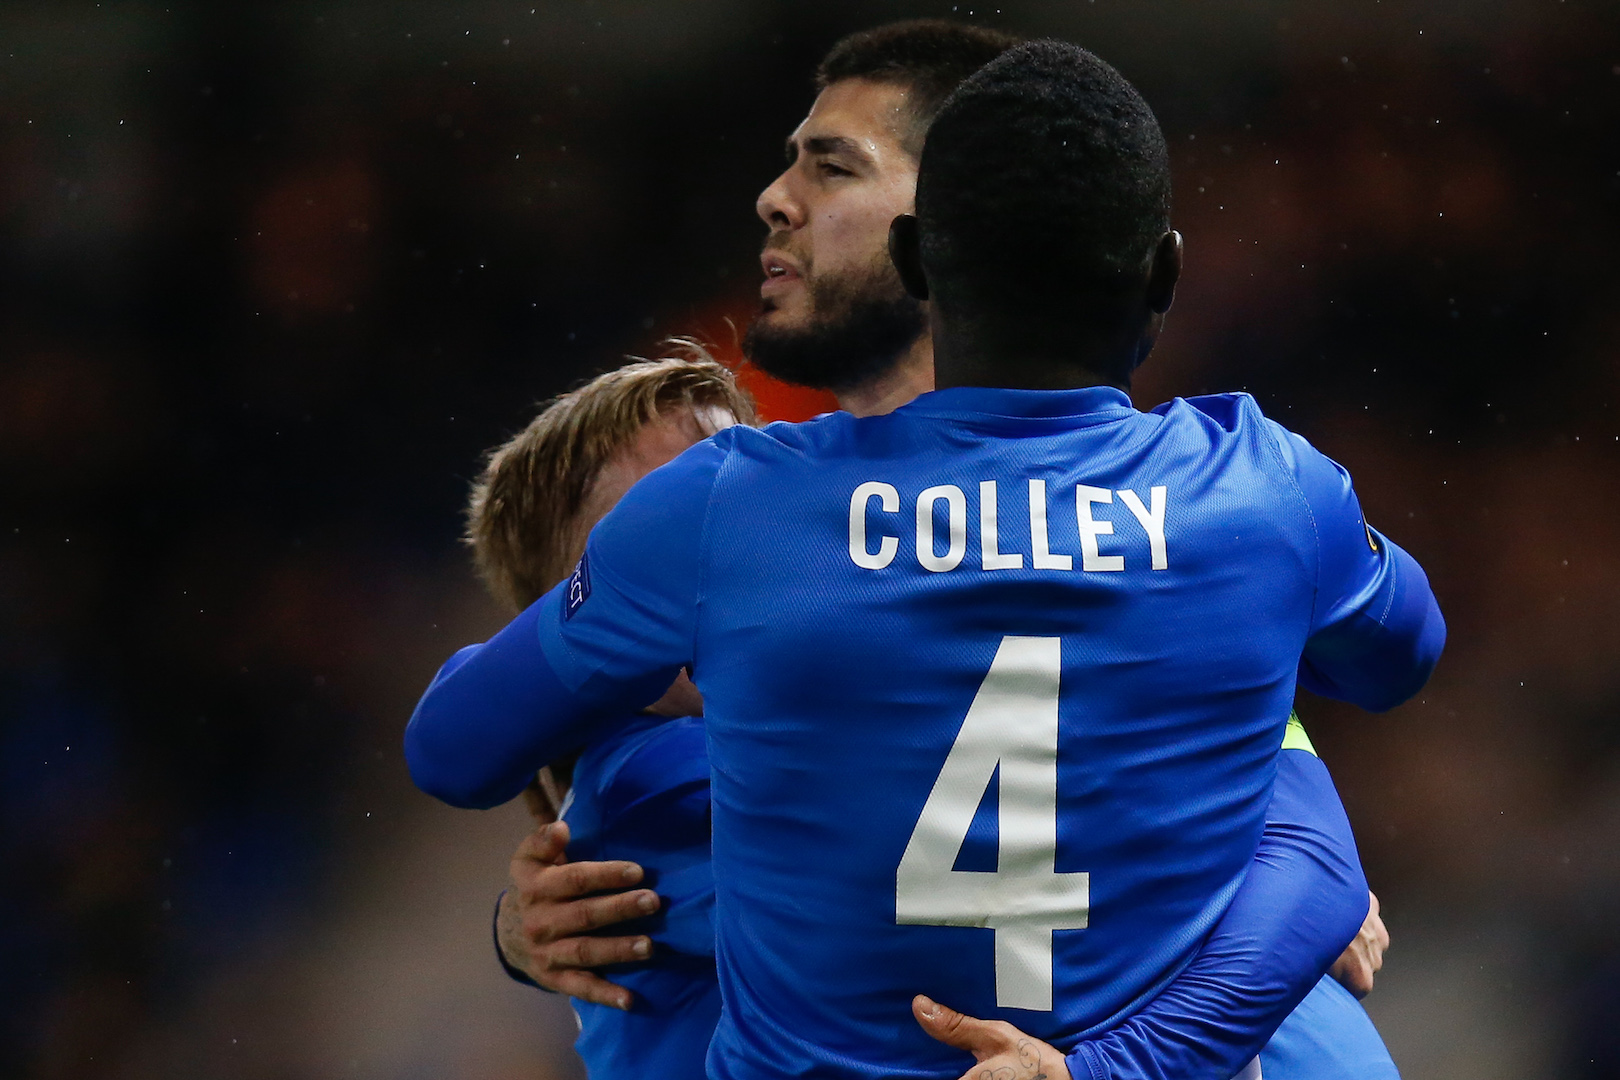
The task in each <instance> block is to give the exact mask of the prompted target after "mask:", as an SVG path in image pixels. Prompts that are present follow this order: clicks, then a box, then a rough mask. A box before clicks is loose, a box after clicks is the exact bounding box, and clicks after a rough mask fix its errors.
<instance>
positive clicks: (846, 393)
mask: <svg viewBox="0 0 1620 1080" xmlns="http://www.w3.org/2000/svg"><path fill="white" fill-rule="evenodd" d="M933 388H934V339H933V337H932V336H931V335H929V334H927V333H924V334H922V335H921V336H920V337H918V338H917V340H916V341H913V342H912V343H911V346H910V348H908V349H906V351H905V352H904V353H902V354H901V355H900V360H899V362H897V363H896V364H895V365H894V367H892V368H890V369H889V370H888V371H886V372H884V373H883V374H882V375H880V376H878V377H877V378H876V379H873V380H872V381H871V382H867V383H862V384H861V385H860V386H857V387H853V388H852V389H849V390H843V391H839V393H838V407H839V408H840V409H843V410H844V411H845V412H847V413H853V414H854V415H856V416H882V415H883V414H884V413H891V412H893V411H894V410H896V409H898V408H899V407H900V406H902V405H905V404H907V403H908V402H910V401H911V400H912V399H913V398H915V397H916V396H917V395H918V394H926V393H928V391H930V390H932V389H933Z"/></svg>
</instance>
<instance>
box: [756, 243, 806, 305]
mask: <svg viewBox="0 0 1620 1080" xmlns="http://www.w3.org/2000/svg"><path fill="white" fill-rule="evenodd" d="M759 265H760V267H761V269H763V270H764V271H765V280H764V281H762V282H760V285H759V295H760V296H761V297H768V296H772V295H774V294H776V293H780V292H783V291H784V290H786V289H789V288H791V287H792V286H793V285H795V284H797V283H798V282H800V281H803V280H804V277H803V275H802V274H800V272H799V267H798V265H797V264H795V263H794V262H793V260H791V259H789V258H788V257H787V256H785V255H783V254H782V253H781V252H779V251H765V252H761V253H760V256H759Z"/></svg>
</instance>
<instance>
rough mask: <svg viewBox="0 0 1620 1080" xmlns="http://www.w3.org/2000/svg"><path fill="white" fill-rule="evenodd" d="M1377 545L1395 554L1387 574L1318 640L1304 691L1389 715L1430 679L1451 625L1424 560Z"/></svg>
mask: <svg viewBox="0 0 1620 1080" xmlns="http://www.w3.org/2000/svg"><path fill="white" fill-rule="evenodd" d="M1376 535H1377V534H1373V533H1371V532H1369V536H1376ZM1377 542H1379V543H1381V544H1384V545H1386V546H1387V548H1388V551H1387V565H1386V570H1385V573H1384V574H1383V575H1382V577H1381V579H1380V580H1379V581H1378V582H1377V583H1376V588H1375V589H1374V590H1372V591H1371V594H1370V595H1369V596H1367V597H1366V598H1365V600H1364V601H1363V602H1362V603H1361V604H1358V605H1357V606H1356V610H1355V611H1354V613H1352V614H1348V615H1346V616H1345V617H1344V618H1342V619H1340V620H1338V621H1337V622H1335V623H1334V624H1333V625H1331V626H1329V627H1326V628H1324V629H1323V630H1321V631H1320V632H1318V633H1317V634H1315V635H1314V636H1313V637H1312V638H1311V640H1310V642H1309V644H1308V645H1307V646H1306V649H1305V655H1304V658H1303V660H1302V662H1301V664H1300V669H1299V684H1300V685H1301V686H1303V687H1304V688H1305V689H1307V690H1310V691H1311V692H1313V693H1317V694H1322V695H1323V696H1325V697H1331V698H1337V699H1338V700H1341V701H1348V702H1351V703H1352V704H1355V705H1359V706H1361V707H1362V708H1364V709H1371V710H1373V711H1383V710H1385V709H1392V708H1394V707H1395V706H1396V705H1399V704H1400V703H1401V702H1403V701H1405V700H1406V699H1407V698H1409V697H1411V696H1412V695H1413V694H1415V693H1417V692H1418V690H1419V689H1421V688H1422V686H1423V684H1424V682H1425V681H1427V680H1428V678H1429V673H1430V672H1431V671H1433V670H1434V665H1435V663H1436V662H1437V661H1438V660H1439V659H1440V651H1441V649H1442V648H1443V647H1444V645H1445V642H1446V623H1445V619H1443V618H1442V617H1441V615H1440V607H1439V605H1438V604H1437V603H1436V602H1435V598H1434V593H1433V592H1432V591H1431V590H1430V588H1429V579H1428V577H1427V575H1425V574H1424V573H1423V568H1422V567H1421V566H1419V565H1418V563H1417V560H1416V559H1414V558H1412V556H1410V555H1408V554H1407V553H1406V552H1405V551H1403V550H1402V549H1401V548H1400V547H1398V546H1397V545H1395V544H1393V543H1391V542H1390V541H1389V540H1387V539H1384V538H1383V537H1381V536H1379V537H1377Z"/></svg>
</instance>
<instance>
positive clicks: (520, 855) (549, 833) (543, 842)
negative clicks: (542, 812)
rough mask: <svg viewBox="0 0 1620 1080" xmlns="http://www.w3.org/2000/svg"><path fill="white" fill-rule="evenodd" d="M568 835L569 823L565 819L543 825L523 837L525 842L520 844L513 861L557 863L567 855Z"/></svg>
mask: <svg viewBox="0 0 1620 1080" xmlns="http://www.w3.org/2000/svg"><path fill="white" fill-rule="evenodd" d="M568 835H569V834H568V823H567V822H565V821H554V822H552V823H551V824H549V825H542V826H540V827H539V828H537V829H535V830H534V832H532V833H530V834H529V835H528V836H525V837H524V838H523V843H521V844H519V845H518V849H517V853H516V854H514V855H513V856H512V861H513V862H514V863H515V862H519V861H525V862H537V863H543V864H544V865H546V866H552V865H555V864H556V863H559V862H561V861H563V860H564V859H565V858H566V857H567V856H566V855H565V851H566V849H567V847H568Z"/></svg>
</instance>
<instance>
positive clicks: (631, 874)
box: [519, 861, 642, 900]
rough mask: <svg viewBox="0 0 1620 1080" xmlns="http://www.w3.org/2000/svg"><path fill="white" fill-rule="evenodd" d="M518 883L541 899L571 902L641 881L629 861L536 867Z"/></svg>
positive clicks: (627, 886) (638, 870)
mask: <svg viewBox="0 0 1620 1080" xmlns="http://www.w3.org/2000/svg"><path fill="white" fill-rule="evenodd" d="M524 877H525V878H526V880H523V881H520V882H519V884H520V885H523V886H524V887H525V888H526V889H527V890H528V891H529V892H531V893H532V894H533V895H534V896H535V897H536V898H537V899H541V900H573V899H576V898H578V897H581V896H589V895H591V894H592V893H599V892H609V891H618V890H620V889H627V888H629V887H630V886H632V885H635V884H637V883H638V882H640V881H641V878H642V873H641V867H640V866H637V865H636V864H635V863H633V862H621V861H615V862H579V863H563V864H562V865H561V866H543V867H538V868H536V869H534V870H532V871H530V872H529V873H527V874H525V875H524Z"/></svg>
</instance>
